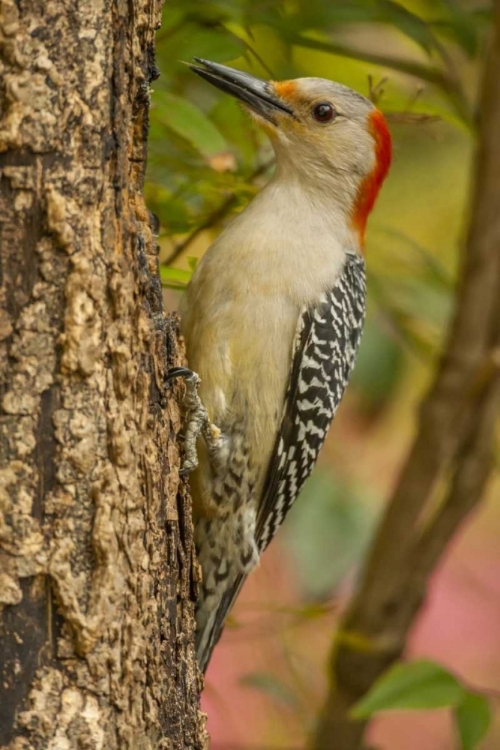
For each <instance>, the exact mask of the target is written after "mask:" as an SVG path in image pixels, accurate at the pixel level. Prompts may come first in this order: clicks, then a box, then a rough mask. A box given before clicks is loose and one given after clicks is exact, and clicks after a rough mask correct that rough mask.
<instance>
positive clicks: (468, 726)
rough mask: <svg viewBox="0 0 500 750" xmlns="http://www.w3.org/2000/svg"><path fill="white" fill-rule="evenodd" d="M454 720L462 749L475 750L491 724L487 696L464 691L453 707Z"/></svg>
mask: <svg viewBox="0 0 500 750" xmlns="http://www.w3.org/2000/svg"><path fill="white" fill-rule="evenodd" d="M455 721H456V726H457V730H458V735H459V737H460V742H461V749H462V750H475V748H477V746H478V745H479V743H480V742H481V740H482V739H483V738H484V737H485V736H486V733H487V731H488V729H489V727H490V724H491V709H490V706H489V703H488V700H487V698H485V696H484V695H480V694H479V693H465V695H464V697H463V700H462V702H461V703H460V704H459V705H458V706H457V707H456V708H455Z"/></svg>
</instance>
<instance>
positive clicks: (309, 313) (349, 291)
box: [256, 253, 366, 553]
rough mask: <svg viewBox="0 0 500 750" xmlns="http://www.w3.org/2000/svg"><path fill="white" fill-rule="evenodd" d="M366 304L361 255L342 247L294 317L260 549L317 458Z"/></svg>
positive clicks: (260, 517) (263, 506)
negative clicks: (330, 279)
mask: <svg viewBox="0 0 500 750" xmlns="http://www.w3.org/2000/svg"><path fill="white" fill-rule="evenodd" d="M365 306H366V280H365V264H364V260H363V258H362V257H361V256H360V255H358V254H356V255H355V254H353V253H347V254H346V261H345V264H344V267H343V269H342V272H341V274H340V275H339V277H338V279H337V281H336V283H335V285H334V287H333V289H331V290H330V291H329V292H326V293H325V294H324V295H323V296H322V297H321V299H320V300H319V302H318V304H317V305H315V306H314V307H313V308H308V309H305V310H304V311H303V313H302V315H301V316H300V318H299V321H298V326H297V332H296V334H295V342H294V354H293V361H292V367H291V371H290V378H289V382H288V388H287V392H286V396H285V403H284V409H283V415H282V418H281V423H280V428H279V431H278V434H277V437H276V441H275V444H274V450H273V453H272V456H271V460H270V463H269V468H268V472H267V478H266V481H265V484H264V489H263V493H262V499H261V502H260V504H259V509H258V515H257V526H256V542H257V546H258V548H259V552H261V553H262V552H263V551H264V550H265V548H266V547H267V545H268V544H269V542H270V541H271V539H272V538H273V536H274V534H275V533H276V531H277V530H278V528H279V526H280V525H281V523H282V522H283V519H284V518H285V516H286V514H287V512H288V511H289V509H290V508H291V506H292V505H293V503H294V501H295V499H296V498H297V496H298V494H299V492H300V490H301V488H302V485H303V484H304V482H305V480H306V479H307V477H308V476H309V474H310V473H311V471H312V469H313V467H314V464H315V463H316V459H317V457H318V453H319V451H320V449H321V447H322V445H323V443H324V441H325V438H326V435H327V433H328V429H329V427H330V424H331V422H332V420H333V417H334V416H335V412H336V411H337V408H338V406H339V404H340V401H341V399H342V396H343V394H344V391H345V389H346V386H347V383H348V382H349V377H350V375H351V371H352V368H353V366H354V362H355V359H356V353H357V351H358V347H359V342H360V339H361V333H362V330H363V323H364V317H365Z"/></svg>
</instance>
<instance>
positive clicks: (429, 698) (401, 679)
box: [351, 661, 491, 750]
mask: <svg viewBox="0 0 500 750" xmlns="http://www.w3.org/2000/svg"><path fill="white" fill-rule="evenodd" d="M432 708H452V709H454V718H455V725H456V732H457V735H458V739H459V742H460V750H475V748H477V747H478V745H479V743H480V742H481V741H482V740H483V739H484V737H485V735H486V733H487V731H488V728H489V726H490V722H491V711H490V707H489V702H488V699H487V698H486V697H485V696H484V695H482V694H481V693H478V692H475V691H472V690H469V689H467V688H466V687H465V686H464V685H463V683H462V682H461V681H460V680H459V679H458V678H457V677H455V675H453V674H451V673H450V672H448V670H446V669H444V668H443V667H441V666H440V665H439V664H436V663H435V662H432V661H414V662H410V663H408V664H395V665H394V666H393V667H391V668H390V669H389V670H388V671H387V672H386V673H385V674H384V675H382V677H380V678H379V679H378V680H377V681H376V683H375V684H374V685H373V687H372V689H371V690H370V691H369V692H368V693H367V694H366V695H365V696H364V697H363V698H362V699H361V700H360V701H359V702H358V703H357V704H356V705H355V706H354V708H353V709H352V711H351V713H352V716H353V718H355V719H368V718H371V717H372V716H374V715H376V714H378V713H381V712H383V711H393V710H396V709H432Z"/></svg>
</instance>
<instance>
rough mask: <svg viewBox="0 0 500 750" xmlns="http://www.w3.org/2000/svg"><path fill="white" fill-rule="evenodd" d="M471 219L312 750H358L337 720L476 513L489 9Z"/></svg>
mask: <svg viewBox="0 0 500 750" xmlns="http://www.w3.org/2000/svg"><path fill="white" fill-rule="evenodd" d="M479 120H480V122H479V148H478V154H477V160H476V170H475V179H474V192H473V197H472V205H471V219H470V225H469V232H468V237H467V243H466V248H465V256H464V262H463V271H462V278H461V283H460V288H459V292H458V298H457V308H456V314H455V319H454V322H453V325H452V327H451V331H450V335H449V340H448V344H447V347H446V350H445V353H444V356H443V359H442V362H441V366H440V368H439V372H438V374H437V378H436V382H435V384H434V386H433V388H432V389H431V392H430V393H429V395H428V396H427V398H426V399H425V401H424V403H423V404H422V408H421V413H420V424H419V431H418V435H417V438H416V440H415V443H414V446H413V449H412V451H411V452H410V455H409V457H408V461H407V463H406V466H405V467H404V469H403V472H402V475H401V478H400V480H399V483H398V486H397V487H396V490H395V492H394V494H393V497H392V499H391V502H390V503H389V507H388V509H387V513H386V514H385V516H384V518H383V520H382V523H381V526H380V529H379V531H378V534H377V537H376V539H375V543H374V545H373V548H372V551H371V554H370V556H369V559H368V561H367V564H366V568H365V571H364V574H363V576H362V580H361V582H360V586H359V588H358V592H357V594H356V596H355V597H354V599H353V601H352V602H351V605H350V607H349V609H348V611H347V613H346V615H345V617H344V618H343V621H342V623H341V625H340V628H339V631H338V634H337V636H336V639H335V643H334V649H333V654H332V661H331V684H330V690H329V694H328V697H327V700H326V703H325V706H324V709H323V712H322V715H321V719H320V722H319V725H318V729H317V733H316V735H315V738H314V740H313V743H312V746H313V747H314V750H331V748H335V750H359V748H361V747H362V746H363V735H364V732H365V728H366V726H365V723H364V722H361V721H354V720H352V719H351V718H350V716H349V709H350V708H351V707H352V705H353V704H354V703H355V702H356V701H357V700H358V699H359V698H360V697H361V696H362V695H364V694H365V693H366V692H367V691H368V690H369V688H370V687H371V685H372V684H373V683H374V681H375V680H376V679H377V677H379V676H380V675H381V674H382V673H383V672H384V671H385V670H386V669H387V667H388V666H389V665H390V664H391V662H393V661H394V660H395V659H397V658H398V657H399V656H400V655H401V653H402V652H403V650H404V647H405V643H406V639H407V636H408V632H409V630H410V628H411V626H412V624H413V622H414V620H415V617H416V616H417V614H418V611H419V609H420V607H421V606H422V604H423V602H424V600H425V592H426V586H427V583H428V581H429V578H430V576H431V574H432V572H433V571H434V569H435V567H436V565H437V564H438V562H439V560H440V557H441V555H442V554H443V552H444V550H445V549H446V545H447V544H448V542H449V541H450V539H451V537H452V535H453V534H454V532H455V531H456V530H457V528H458V526H459V524H460V523H461V522H462V521H463V520H464V518H465V517H466V516H467V515H468V514H469V513H470V511H471V510H472V509H473V508H474V507H475V506H476V505H477V504H478V503H479V502H480V500H481V497H482V495H483V493H484V489H485V486H486V483H487V481H488V477H489V475H490V472H491V469H492V466H493V459H494V437H495V425H496V423H497V420H498V414H499V408H500V212H499V210H498V196H499V195H500V140H499V137H498V134H499V132H500V0H496V2H495V5H494V29H493V35H492V39H491V44H490V48H489V54H488V56H487V60H486V67H485V74H484V80H483V87H482V94H481V100H480V107H479Z"/></svg>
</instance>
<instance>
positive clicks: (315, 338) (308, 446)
mask: <svg viewBox="0 0 500 750" xmlns="http://www.w3.org/2000/svg"><path fill="white" fill-rule="evenodd" d="M365 299H366V287H365V267H364V261H363V258H362V257H361V256H359V255H354V254H352V253H347V254H346V262H345V265H344V268H343V270H342V273H341V274H340V276H339V278H338V280H337V282H336V284H335V286H334V287H333V289H332V290H331V291H330V292H327V293H325V294H324V295H323V296H322V297H321V299H320V300H319V301H318V304H317V305H316V306H315V307H314V308H310V309H306V310H304V311H303V313H302V315H301V316H300V318H299V321H298V325H297V332H296V335H295V342H294V354H293V363H292V368H291V372H290V379H289V384H288V388H287V392H286V396H285V403H284V409H283V415H282V419H281V423H280V428H279V432H278V435H277V437H276V442H275V446H274V450H273V454H272V457H271V460H270V463H269V469H268V473H267V477H266V481H265V484H264V490H263V493H262V500H261V503H260V505H259V509H258V515H257V527H256V542H257V546H258V548H259V552H261V553H262V552H263V551H264V550H265V548H266V547H267V545H268V544H269V542H270V541H271V539H272V538H273V536H274V534H275V533H276V531H277V530H278V528H279V526H280V525H281V523H282V522H283V519H284V518H285V516H286V514H287V512H288V510H289V509H290V508H291V506H292V505H293V503H294V501H295V499H296V498H297V496H298V494H299V492H300V490H301V488H302V485H303V484H304V482H305V480H306V479H307V477H308V476H309V474H310V473H311V471H312V469H313V467H314V464H315V462H316V459H317V456H318V453H319V451H320V449H321V446H322V445H323V443H324V440H325V438H326V435H327V432H328V428H329V427H330V424H331V422H332V419H333V417H334V416H335V412H336V410H337V407H338V405H339V403H340V401H341V398H342V395H343V393H344V391H345V388H346V386H347V383H348V381H349V377H350V374H351V371H352V368H353V366H354V361H355V358H356V353H357V350H358V346H359V341H360V338H361V333H362V329H363V323H364V316H365ZM243 583H244V577H243V576H240V577H239V578H238V579H237V580H236V581H235V583H234V585H233V586H232V587H231V588H230V589H229V590H228V591H227V592H226V594H225V595H224V597H223V599H222V601H221V604H220V606H219V610H218V612H217V617H216V620H215V623H214V626H213V630H212V632H211V634H210V639H209V645H208V647H207V650H206V652H205V653H204V654H203V655H202V657H201V659H200V666H201V668H202V669H203V670H205V668H206V666H207V664H208V661H209V659H210V655H211V652H212V650H213V648H214V646H215V644H216V643H217V641H218V640H219V637H220V634H221V632H222V629H223V627H224V620H225V618H226V615H227V613H228V612H229V610H230V609H231V607H232V605H233V603H234V601H235V599H236V597H237V595H238V592H239V590H240V589H241V586H242V585H243Z"/></svg>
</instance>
